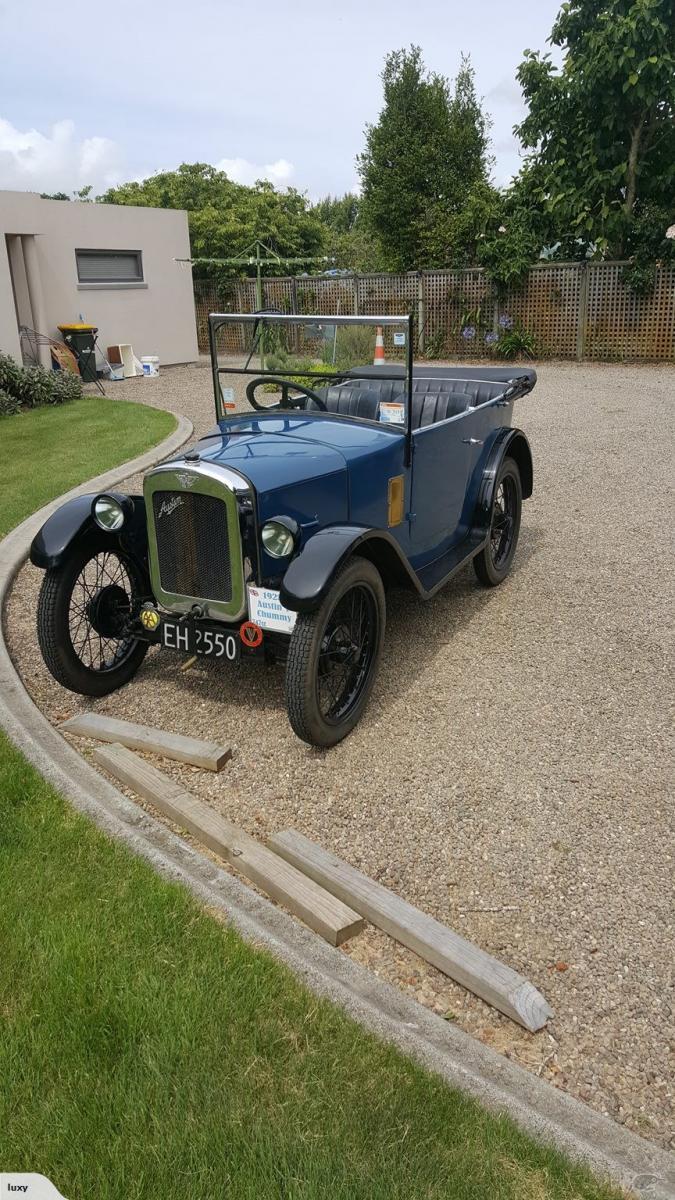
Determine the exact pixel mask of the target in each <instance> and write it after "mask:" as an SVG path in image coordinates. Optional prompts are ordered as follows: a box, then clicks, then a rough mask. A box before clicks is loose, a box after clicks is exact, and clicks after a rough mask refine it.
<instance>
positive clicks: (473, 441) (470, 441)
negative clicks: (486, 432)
mask: <svg viewBox="0 0 675 1200" xmlns="http://www.w3.org/2000/svg"><path fill="white" fill-rule="evenodd" d="M462 441H463V442H464V445H465V446H482V445H483V443H482V442H481V440H480V438H462Z"/></svg>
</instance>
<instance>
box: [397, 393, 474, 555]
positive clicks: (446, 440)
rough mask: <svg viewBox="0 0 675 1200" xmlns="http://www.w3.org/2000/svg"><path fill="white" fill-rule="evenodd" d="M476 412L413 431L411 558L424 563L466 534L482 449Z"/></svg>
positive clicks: (462, 414) (443, 551) (461, 414)
mask: <svg viewBox="0 0 675 1200" xmlns="http://www.w3.org/2000/svg"><path fill="white" fill-rule="evenodd" d="M470 416H471V413H470V412H465V413H460V414H459V415H458V416H455V417H450V418H449V419H448V420H446V421H440V422H439V423H438V424H435V425H427V426H424V427H423V428H421V429H416V430H414V432H413V435H412V440H413V454H412V505H411V523H410V542H411V556H410V557H411V562H412V564H413V566H416V567H418V568H419V567H422V566H424V565H425V564H426V563H429V562H432V561H433V559H434V558H437V557H438V556H439V555H440V554H443V553H445V551H446V550H448V549H450V547H451V546H453V545H454V544H455V543H456V542H458V541H460V540H461V538H462V537H463V536H464V535H465V533H466V514H465V513H464V508H465V504H464V501H465V497H466V492H467V488H468V484H469V478H470V475H471V472H472V469H473V464H474V461H475V458H476V453H475V451H476V448H477V447H476V445H475V444H474V441H473V439H472V436H471V420H470ZM463 516H464V520H463Z"/></svg>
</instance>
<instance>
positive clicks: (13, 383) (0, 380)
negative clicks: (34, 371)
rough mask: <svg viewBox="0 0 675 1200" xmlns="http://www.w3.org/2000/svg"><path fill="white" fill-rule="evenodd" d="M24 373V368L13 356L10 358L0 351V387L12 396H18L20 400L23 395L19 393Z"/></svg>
mask: <svg viewBox="0 0 675 1200" xmlns="http://www.w3.org/2000/svg"><path fill="white" fill-rule="evenodd" d="M22 373H23V368H22V367H20V366H19V365H18V364H17V363H15V362H14V359H13V358H10V357H9V355H8V354H2V353H0V388H2V390H3V391H4V392H7V393H8V394H9V395H10V396H14V397H16V399H17V400H19V402H20V401H21V396H20V395H19V394H18V393H19V389H20V386H21V375H22Z"/></svg>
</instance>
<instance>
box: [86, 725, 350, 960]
mask: <svg viewBox="0 0 675 1200" xmlns="http://www.w3.org/2000/svg"><path fill="white" fill-rule="evenodd" d="M94 759H95V761H96V762H97V763H98V764H99V765H100V766H102V767H104V768H105V770H106V771H107V772H108V773H109V774H110V775H112V776H114V778H115V779H118V780H119V781H120V783H123V784H125V785H126V787H129V788H131V789H132V790H133V791H134V792H137V793H138V795H139V796H143V797H144V798H145V799H146V800H149V801H150V803H151V804H153V805H154V806H155V808H158V809H159V811H160V812H162V813H164V815H165V816H167V817H169V819H170V820H171V821H174V822H175V823H176V825H180V826H181V828H182V829H187V830H188V831H189V832H190V833H191V834H193V835H194V837H195V838H197V840H198V841H200V842H202V843H203V845H205V846H208V847H209V849H210V850H214V851H215V853H216V854H219V855H220V856H221V858H224V859H225V860H226V861H227V862H228V863H230V864H231V865H232V866H233V867H236V869H237V870H238V871H241V873H242V875H245V876H246V878H247V879H250V880H251V882H252V883H255V885H256V886H257V887H259V888H260V889H261V890H262V891H264V892H267V894H268V896H271V897H272V899H274V900H277V901H278V902H279V903H280V904H283V905H284V906H285V907H286V908H287V909H289V910H290V912H292V913H294V914H295V916H296V917H300V918H301V920H303V921H304V922H305V924H306V925H309V926H310V928H311V929H314V930H316V932H317V933H320V934H321V936H322V937H323V938H325V939H326V941H327V942H330V944H331V946H339V945H341V944H342V942H344V941H346V940H347V938H350V937H354V935H355V934H357V933H360V932H361V930H362V929H363V925H364V922H363V919H362V917H360V916H359V914H358V913H357V912H354V911H353V910H352V909H351V908H348V907H347V906H346V905H345V904H343V902H342V901H341V900H338V899H336V897H335V896H333V895H332V894H331V893H330V892H327V891H325V890H324V889H323V888H322V887H320V886H319V885H318V884H316V883H314V882H313V880H311V879H308V878H307V876H306V875H305V874H304V873H303V872H302V871H298V870H296V868H295V867H293V866H291V865H289V863H287V862H286V861H285V860H284V859H283V858H279V856H278V855H277V854H274V853H273V851H272V850H269V849H268V848H267V846H264V845H263V844H262V843H261V842H258V841H256V839H255V838H252V837H250V836H249V834H248V833H245V832H244V830H243V829H240V828H239V827H238V826H237V825H233V824H232V823H231V822H230V821H227V820H226V819H225V817H221V816H220V814H219V813H217V812H214V810H213V809H212V808H210V806H209V805H208V804H204V803H203V802H202V801H201V800H198V799H197V798H196V797H195V796H192V795H191V794H190V792H187V791H186V790H185V788H183V787H182V786H181V785H180V784H179V783H176V782H175V780H173V779H170V778H169V776H168V775H165V774H164V773H163V772H162V771H158V770H157V768H156V767H153V766H151V764H150V763H148V762H145V760H144V759H142V758H139V756H138V755H137V754H134V753H133V752H132V751H131V750H127V749H125V747H124V746H119V745H112V746H106V747H105V748H104V747H100V748H97V749H96V750H94Z"/></svg>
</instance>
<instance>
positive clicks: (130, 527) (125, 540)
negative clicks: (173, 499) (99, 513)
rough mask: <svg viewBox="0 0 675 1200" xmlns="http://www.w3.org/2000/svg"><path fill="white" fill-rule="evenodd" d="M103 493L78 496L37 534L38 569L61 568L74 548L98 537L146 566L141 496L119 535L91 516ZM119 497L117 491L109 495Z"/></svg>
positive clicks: (34, 555)
mask: <svg viewBox="0 0 675 1200" xmlns="http://www.w3.org/2000/svg"><path fill="white" fill-rule="evenodd" d="M101 494H102V493H101V492H92V493H90V494H89V495H86V496H75V497H74V498H73V499H72V500H67V501H66V503H65V504H62V505H61V507H60V508H57V510H56V512H55V513H52V515H51V517H48V518H47V520H46V521H45V523H44V525H43V526H42V529H41V530H40V531H39V533H36V535H35V537H34V538H33V542H32V544H31V548H30V561H31V562H32V563H33V565H34V566H36V567H42V569H43V570H50V569H52V568H53V567H60V566H61V565H62V564H63V563H64V562H65V561H66V559H67V558H68V556H69V555H70V554H71V553H72V550H73V548H74V547H75V546H76V545H79V544H80V543H81V542H83V541H85V540H86V539H87V538H89V537H91V535H92V534H94V533H95V534H96V535H97V536H98V537H102V538H108V539H109V540H110V547H111V549H113V548H114V547H116V546H118V547H120V548H121V549H123V550H125V551H126V552H127V553H128V554H131V555H133V557H134V558H135V559H136V560H137V561H138V562H139V563H141V564H142V565H144V566H147V558H148V538H147V528H146V523H145V500H144V499H143V497H142V496H131V497H130V499H131V500H133V503H134V509H133V512H132V513H131V514H130V515H129V516H128V517H127V518H126V520H125V522H124V525H123V526H122V528H121V529H120V530H119V532H118V533H106V532H105V531H104V530H102V529H100V528H99V526H98V525H97V524H96V522H95V521H94V518H93V517H92V515H91V506H92V504H93V502H94V500H95V499H96V497H97V496H100V495H101ZM107 494H109V495H119V493H116V492H110V493H107Z"/></svg>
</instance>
